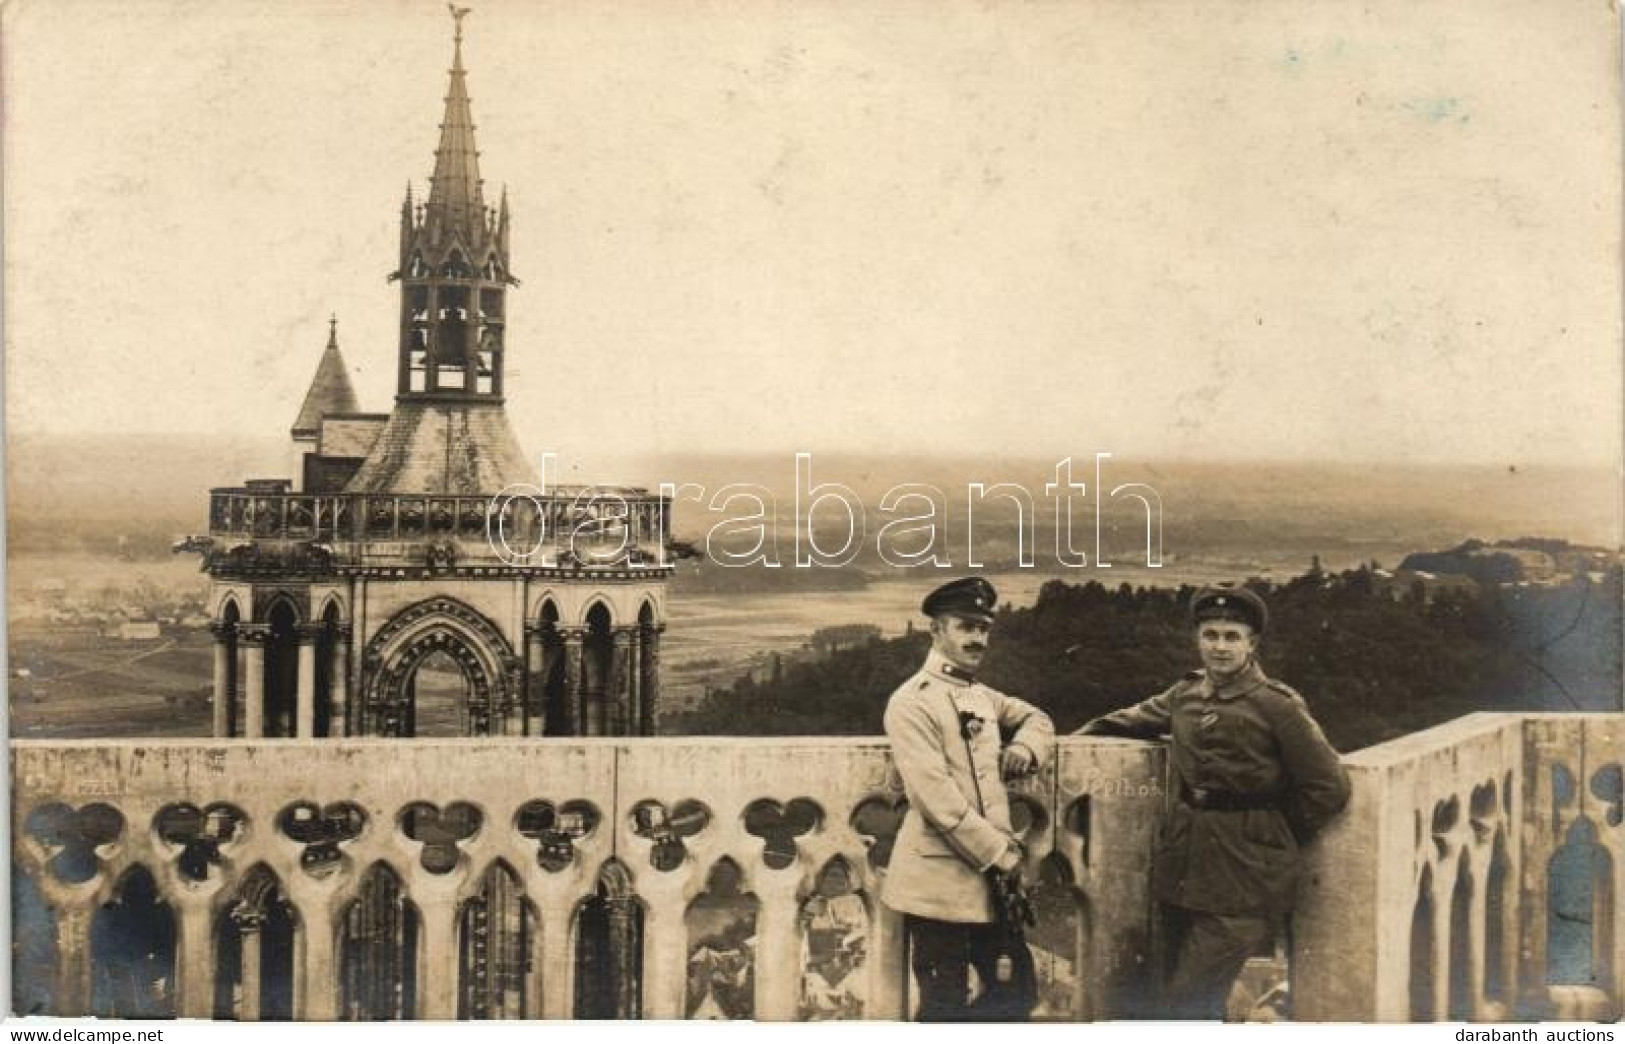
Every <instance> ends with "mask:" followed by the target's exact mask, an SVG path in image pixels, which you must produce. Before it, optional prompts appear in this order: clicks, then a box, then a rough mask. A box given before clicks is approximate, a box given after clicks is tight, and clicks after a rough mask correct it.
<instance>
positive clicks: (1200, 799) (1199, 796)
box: [1191, 787, 1208, 808]
mask: <svg viewBox="0 0 1625 1044" xmlns="http://www.w3.org/2000/svg"><path fill="white" fill-rule="evenodd" d="M1207 798H1208V789H1207V788H1206V787H1192V788H1191V803H1192V804H1194V805H1195V806H1196V807H1197V808H1206V807H1207Z"/></svg>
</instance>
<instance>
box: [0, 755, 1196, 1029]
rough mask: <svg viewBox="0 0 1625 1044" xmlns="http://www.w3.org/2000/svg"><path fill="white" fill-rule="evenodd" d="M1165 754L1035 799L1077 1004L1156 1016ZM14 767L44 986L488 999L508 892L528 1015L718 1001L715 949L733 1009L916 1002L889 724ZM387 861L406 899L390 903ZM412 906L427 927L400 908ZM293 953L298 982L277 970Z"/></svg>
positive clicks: (52, 989)
mask: <svg viewBox="0 0 1625 1044" xmlns="http://www.w3.org/2000/svg"><path fill="white" fill-rule="evenodd" d="M1163 762H1164V758H1163V752H1162V750H1161V749H1160V748H1158V747H1155V746H1150V745H1145V744H1132V743H1125V742H1120V741H1085V740H1070V741H1067V742H1064V743H1063V744H1062V747H1061V751H1060V754H1059V756H1058V758H1057V762H1056V764H1055V765H1054V766H1053V767H1051V768H1050V769H1049V770H1048V771H1047V772H1046V773H1045V774H1044V776H1043V777H1041V778H1040V779H1038V780H1035V781H1034V782H1032V783H1030V784H1028V785H1026V786H1025V788H1024V789H1023V790H1022V791H1021V792H1020V794H1019V795H1018V796H1017V798H1016V801H1015V806H1016V807H1015V813H1016V819H1017V823H1018V826H1021V827H1023V828H1024V829H1025V833H1026V838H1027V841H1028V843H1029V844H1030V858H1031V860H1032V869H1033V871H1034V874H1035V875H1036V876H1038V877H1039V878H1041V879H1042V880H1043V881H1044V882H1045V884H1044V885H1043V886H1042V887H1041V889H1040V895H1039V901H1040V903H1042V904H1044V911H1045V915H1046V916H1045V924H1046V926H1047V928H1046V932H1047V934H1046V935H1045V937H1044V938H1042V939H1039V940H1037V942H1038V943H1039V944H1040V945H1041V946H1042V947H1047V948H1046V949H1045V951H1044V953H1043V954H1041V956H1040V964H1041V967H1040V971H1041V973H1042V975H1043V977H1044V979H1045V990H1046V994H1045V997H1046V1001H1045V1003H1046V1005H1047V1007H1046V1011H1047V1012H1048V1013H1049V1014H1051V1015H1052V1016H1053V1017H1058V1018H1097V1017H1104V1016H1109V1015H1118V1016H1123V1015H1133V1014H1143V1013H1146V1009H1145V1006H1144V1003H1145V1002H1144V998H1143V989H1142V985H1143V983H1144V982H1145V981H1146V975H1145V967H1146V962H1147V960H1148V953H1147V948H1148V945H1149V923H1150V899H1149V895H1148V875H1149V857H1150V851H1151V845H1152V835H1153V833H1154V831H1155V830H1156V828H1157V823H1158V820H1159V818H1160V817H1159V815H1158V811H1159V810H1160V808H1161V804H1162V788H1161V785H1160V780H1161V777H1162V772H1163V767H1162V766H1163ZM13 773H14V777H13V778H14V781H15V788H14V792H13V793H14V801H15V816H16V819H15V823H16V826H17V829H16V833H15V838H16V844H15V855H16V859H17V866H18V867H19V870H20V873H21V875H22V876H23V877H25V878H26V879H27V884H26V885H25V887H24V892H25V893H26V894H27V895H28V896H29V900H28V901H27V902H26V903H23V904H21V905H20V906H19V911H18V915H17V922H18V924H19V932H22V933H25V934H26V935H28V939H27V940H26V941H25V943H23V944H20V950H21V951H27V950H28V949H29V947H30V946H33V947H35V948H36V949H35V952H36V953H38V954H40V955H42V956H41V957H40V959H39V962H38V963H37V964H36V965H34V966H33V967H32V969H31V968H30V965H29V961H28V958H27V957H26V955H25V956H24V957H23V958H22V959H20V960H19V974H20V975H23V976H27V975H32V976H33V980H34V981H33V984H32V985H31V986H30V985H28V984H27V980H26V979H20V980H19V981H22V982H24V987H23V988H22V995H25V996H32V997H35V998H36V1004H37V1006H38V1007H40V1008H41V1009H43V1010H50V1011H59V1012H63V1013H83V1012H87V1011H89V1012H99V1013H113V1012H115V1011H118V1010H119V1009H120V1008H121V1007H122V1008H128V1007H130V1006H131V1005H136V1006H138V1007H140V1006H143V1005H144V1006H145V1007H144V1008H143V1009H142V1013H150V1014H171V1013H173V1014H179V1015H183V1016H200V1017H207V1016H214V1017H222V1016H224V1017H238V1018H252V1017H271V1016H274V1015H276V1014H279V1013H280V1014H281V1015H283V1016H284V1017H286V1016H292V1017H296V1018H311V1019H325V1018H333V1017H378V1016H391V1015H400V1016H406V1017H420V1018H451V1017H461V1016H467V1015H470V1014H475V1013H479V1012H482V1011H489V1010H491V1008H490V1007H489V1006H487V1007H485V1008H482V1007H481V1006H480V1005H481V1004H483V1003H486V1002H487V1001H489V990H488V989H486V980H488V979H489V978H491V976H492V974H493V972H492V970H491V968H490V967H489V965H490V964H491V962H492V961H493V959H494V958H493V957H492V956H491V954H496V953H498V952H499V951H500V950H501V948H502V946H503V945H505V939H504V938H499V936H500V935H501V934H502V933H501V932H498V931H494V930H493V929H492V928H491V925H492V924H494V923H495V922H497V921H498V920H500V918H499V917H498V916H497V915H496V913H495V912H494V911H496V908H497V907H498V906H500V905H501V904H502V902H503V901H504V900H503V899H502V897H501V896H497V895H495V893H496V892H503V893H505V894H506V895H507V896H509V898H510V899H511V898H512V897H520V898H519V899H518V900H517V902H514V901H508V902H507V906H508V908H509V910H510V913H513V916H514V917H515V918H517V920H512V919H510V921H511V923H514V924H519V925H520V926H521V927H520V929H519V930H518V931H517V934H516V933H515V932H512V931H510V932H509V933H508V937H507V938H506V942H516V943H517V944H518V945H521V946H522V947H523V948H524V949H525V950H526V951H528V952H525V953H523V954H521V955H520V958H519V959H518V960H517V961H510V962H509V963H510V964H512V967H511V968H509V969H507V971H508V972H510V973H512V974H511V976H510V977H511V978H512V979H513V980H514V981H513V982H511V983H510V988H509V989H508V991H507V992H505V993H504V994H503V998H504V999H503V1000H500V1001H499V1002H498V1003H497V1004H496V1005H495V1007H496V1008H497V1009H500V1010H501V1011H503V1012H504V1013H506V1014H511V1015H524V1016H528V1017H533V1018H534V1017H545V1018H568V1017H572V1016H576V1015H587V1014H609V1015H620V1016H633V1017H636V1016H638V1015H641V1016H642V1017H646V1018H681V1017H684V1016H685V1015H702V1014H706V1013H707V1012H710V1013H712V1014H715V1013H716V1012H714V1011H711V1010H710V1009H708V1008H706V1007H705V1006H704V1002H705V1000H706V997H705V996H704V995H705V994H706V993H707V990H706V989H705V988H703V981H704V977H705V976H704V973H700V972H697V971H696V969H697V968H698V967H700V966H702V965H705V964H706V963H707V962H709V963H710V964H711V965H714V966H716V967H715V968H714V969H713V972H712V974H714V976H715V977H716V979H717V981H718V982H719V983H723V984H727V983H732V984H733V985H734V986H736V987H737V985H738V984H739V983H740V982H742V981H743V982H748V984H749V985H748V989H746V990H745V991H744V995H741V994H740V990H739V989H737V988H736V989H735V990H734V991H733V994H732V995H730V996H727V997H725V998H722V1001H721V1013H722V1014H748V1015H750V1016H752V1017H755V1018H759V1019H781V1020H782V1019H795V1018H798V1017H809V1016H813V1015H825V1016H836V1015H845V1016H848V1017H866V1018H897V1017H900V1016H901V1015H902V1014H903V1012H904V1011H905V1009H906V1006H907V999H906V996H905V993H906V990H907V988H908V987H907V982H908V977H907V973H906V967H905V962H904V954H903V948H902V936H901V923H900V919H899V918H898V916H897V915H896V914H894V913H893V912H892V911H890V910H888V909H886V908H885V907H884V906H882V905H881V904H880V903H879V902H878V901H877V899H878V895H879V888H880V883H881V880H882V878H883V875H884V867H885V865H886V863H887V862H888V860H889V856H890V849H891V843H892V838H893V835H894V834H895V831H896V829H897V826H898V824H899V819H900V816H901V813H902V793H901V791H900V789H899V787H898V784H897V781H896V779H895V778H894V776H893V774H892V771H891V767H890V758H889V754H888V752H887V749H886V747H885V745H884V744H883V743H881V742H879V741H876V740H800V739H798V740H771V739H749V740H739V739H735V740H727V739H694V740H676V739H673V740H638V741H574V740H563V741H546V742H536V741H524V740H447V741H438V742H436V741H424V740H399V741H391V740H357V741H347V742H346V743H344V744H342V745H336V744H331V743H305V742H301V741H273V742H264V741H261V742H252V741H226V742H213V741H201V740H200V741H166V742H153V743H128V742H117V743H115V742H94V741H92V742H82V743H47V742H18V743H14V744H13ZM146 875H150V879H149V878H148V877H147V876H146ZM498 879H500V880H498ZM369 881H371V882H372V883H371V884H369V883H368V882H369ZM380 882H382V887H383V891H384V892H388V893H389V895H391V896H393V895H397V894H398V896H399V901H398V902H396V901H395V900H393V899H389V898H388V897H386V900H385V901H379V900H377V899H376V894H377V893H378V891H379V888H380V887H381V886H380ZM494 884H495V887H493V885H494ZM369 889H371V890H372V891H370V892H369V891H368V890H369ZM153 893H156V900H158V901H161V905H159V903H158V902H155V900H154V896H153ZM363 893H367V894H368V895H371V896H374V898H373V899H369V900H367V901H365V902H363V901H362V899H363ZM129 895H139V902H140V903H142V904H145V908H146V909H147V910H148V911H149V914H150V916H147V917H146V919H145V920H144V921H141V923H142V924H144V925H147V926H148V927H147V928H144V929H142V931H143V932H145V933H146V934H147V935H152V934H154V932H153V930H151V926H152V925H157V928H156V930H155V931H156V935H157V937H158V938H157V942H156V943H155V944H149V943H150V940H149V942H139V943H137V942H132V941H131V940H130V938H128V936H130V935H131V934H132V932H133V929H131V928H129V927H128V925H126V921H128V920H129V917H127V916H125V913H123V912H118V913H117V916H115V914H113V913H109V911H127V910H129V909H132V908H133V907H134V906H136V905H137V900H132V899H129V898H128V896H129ZM267 896H269V897H270V898H271V901H270V903H269V904H268V902H267ZM595 899H597V900H599V903H598V907H594V906H593V905H592V904H593V901H594V900H595ZM392 902H393V903H394V906H393V909H394V910H395V911H396V913H397V915H399V916H402V917H404V918H405V919H406V920H407V921H409V922H411V927H410V928H409V929H408V930H406V931H404V932H402V931H400V930H398V929H397V928H391V927H389V925H388V923H386V922H388V921H389V917H388V916H385V914H388V910H385V911H384V913H383V914H381V913H380V905H383V906H388V905H389V904H390V903H392ZM616 902H621V903H622V906H621V907H620V908H619V910H618V911H617V910H616V909H614V907H615V904H616ZM606 906H607V907H610V908H611V909H610V910H609V913H610V914H612V915H614V914H617V913H618V914H619V915H620V916H621V917H622V919H623V921H627V922H629V923H630V922H635V923H634V924H632V927H631V928H630V929H628V928H627V925H626V924H622V925H621V931H620V934H619V935H616V934H614V933H613V931H612V932H611V934H610V936H609V937H608V938H607V941H606V939H604V938H600V939H597V940H596V941H595V940H594V938H592V937H591V931H589V929H591V930H598V929H600V928H602V927H603V926H602V924H600V922H602V921H605V920H607V921H608V922H610V927H611V929H613V928H614V923H613V922H614V921H615V917H614V916H609V917H607V918H605V917H602V916H599V915H600V914H602V913H603V912H604V911H603V910H602V909H600V908H601V907H606ZM272 907H275V908H272ZM407 907H410V910H411V912H410V913H409V914H399V911H400V910H403V909H406V908H407ZM277 909H282V910H283V911H284V912H283V913H282V914H281V917H282V920H283V922H284V923H285V924H286V925H287V926H289V927H288V928H287V929H286V930H287V931H290V932H292V933H293V934H295V935H296V936H297V943H296V944H291V945H289V944H284V945H282V946H281V947H280V949H279V950H278V953H280V954H281V955H280V956H278V955H277V954H273V953H272V952H271V949H267V948H265V947H263V946H260V945H249V944H246V943H245V942H244V939H245V938H252V935H251V934H250V935H245V932H246V933H254V932H260V933H264V932H268V931H270V930H271V928H270V927H267V925H268V923H272V922H275V921H276V919H277V916H278V915H277ZM471 910H473V911H475V912H476V913H477V914H478V917H475V918H473V919H471V917H470V911H471ZM153 911H156V913H153ZM130 916H134V915H130ZM118 917H124V918H125V919H124V920H118ZM594 918H596V919H594ZM102 922H106V923H105V924H102ZM115 922H116V923H115ZM730 922H738V923H737V924H733V923H730ZM171 923H172V925H173V927H172V929H171V928H170V927H169V925H170V924H171ZM363 924H364V925H370V927H366V928H365V931H370V932H372V933H373V935H375V936H376V935H378V934H380V932H382V934H384V935H386V936H388V940H387V941H386V943H385V949H389V950H391V952H398V953H399V954H400V955H401V956H400V959H399V960H398V961H397V965H398V967H396V968H395V970H394V972H393V974H394V975H395V977H396V978H397V979H403V978H407V977H409V978H410V981H411V984H410V985H408V986H407V987H405V988H402V989H400V990H398V991H396V992H394V993H390V995H389V996H387V997H386V998H385V999H384V1000H383V1002H382V1004H383V1007H382V1009H380V1008H379V1006H378V1004H379V1002H378V999H377V995H378V992H379V991H376V990H374V991H372V992H369V991H368V989H367V988H366V986H365V983H361V982H359V980H361V979H364V978H365V976H366V975H368V974H372V972H370V971H369V968H370V969H374V970H375V969H376V967H378V962H377V961H376V960H373V959H372V958H369V957H368V953H369V952H370V951H368V949H367V943H366V942H365V940H364V939H358V938H350V935H351V934H353V932H354V930H355V929H356V927H357V926H358V925H363ZM380 924H384V925H385V926H384V928H382V929H380V928H379V927H378V926H379V925H380ZM98 925H101V926H100V927H98ZM108 925H112V927H108ZM119 925H125V927H123V928H119V927H118V926H119ZM295 925H296V927H292V926H295ZM475 925H477V926H478V927H471V926H475ZM272 927H274V924H272ZM118 931H123V932H124V935H125V936H126V937H125V938H123V940H122V941H121V942H120V943H119V944H118V945H119V948H120V949H121V950H122V951H123V952H124V953H125V954H126V955H128V954H129V953H132V952H135V953H139V954H141V955H142V956H141V957H140V960H139V961H138V962H137V963H138V964H139V966H140V970H139V971H137V972H133V973H131V974H132V976H133V977H134V978H137V979H139V980H140V981H142V982H143V983H157V984H158V985H156V986H153V987H152V991H151V992H150V994H149V993H146V992H143V993H142V994H141V996H139V997H135V996H133V995H130V994H129V992H128V989H127V988H126V990H125V993H123V994H121V993H119V989H120V987H119V986H118V985H117V984H116V983H114V984H111V985H110V984H109V982H108V981H107V976H108V975H109V974H110V973H109V972H108V971H107V968H108V965H109V960H110V958H109V954H108V953H104V952H101V948H100V946H99V944H98V940H102V944H103V945H107V946H111V945H112V944H111V943H107V942H106V940H108V939H109V938H112V936H111V935H109V933H110V932H111V933H114V934H117V932H118ZM391 933H393V934H391ZM472 933H483V937H482V938H472V937H471V934H472ZM730 933H731V934H730ZM138 934H139V933H138ZM747 936H748V939H746V937H747ZM266 941H267V943H269V942H270V939H269V938H267V940H266ZM290 942H291V941H290ZM482 948H483V949H484V952H485V954H486V955H485V956H484V957H483V958H479V959H475V958H471V956H470V955H471V954H473V953H475V952H477V951H480V950H481V949H482ZM606 949H608V950H612V951H616V952H614V953H612V954H611V958H612V959H610V960H609V964H607V965H606V963H605V961H606V957H605V955H604V954H605V950H606ZM284 951H285V952H284ZM629 951H630V952H629ZM45 955H48V956H45ZM279 960H280V961H282V962H283V963H284V964H285V965H287V968H286V971H285V972H284V973H282V974H284V975H286V976H287V977H288V978H290V979H291V982H288V983H287V984H285V985H284V986H282V987H276V988H273V985H272V984H271V983H270V981H269V976H271V975H272V974H273V973H272V971H271V969H272V966H273V965H276V964H277V962H278V961H279ZM369 961H371V963H370V964H369ZM386 963H387V962H386ZM481 963H483V964H485V965H487V967H486V968H484V969H482V968H480V967H478V965H480V964H481ZM741 963H743V964H746V965H748V968H746V969H745V970H744V971H743V973H741V972H740V971H739V968H738V967H737V966H738V965H739V964H741ZM40 967H49V968H51V969H52V972H51V974H50V975H49V976H47V978H48V979H49V981H40V979H41V977H40V974H39V968H40ZM403 969H405V970H404V971H403ZM815 973H816V975H815ZM595 980H596V981H595ZM831 980H836V981H833V982H832V981H831ZM696 981H699V982H701V983H702V988H700V989H699V990H696ZM223 982H224V984H225V985H224V987H222V983H223ZM245 982H246V983H257V984H258V985H257V986H256V985H251V986H248V987H246V988H245V987H244V985H243V984H244V983H245ZM279 990H280V992H279ZM718 990H719V991H721V990H722V986H719V987H718ZM383 992H385V993H389V990H388V989H386V990H385V991H383ZM279 997H280V998H281V1000H278V998H279ZM719 997H722V993H721V992H718V995H717V997H713V998H710V999H711V1000H713V1001H717V1000H718V998H719ZM279 1004H281V1005H283V1007H282V1008H281V1010H280V1012H278V1011H274V1010H272V1009H273V1008H275V1007H276V1006H277V1005H279ZM125 1013H127V1012H125Z"/></svg>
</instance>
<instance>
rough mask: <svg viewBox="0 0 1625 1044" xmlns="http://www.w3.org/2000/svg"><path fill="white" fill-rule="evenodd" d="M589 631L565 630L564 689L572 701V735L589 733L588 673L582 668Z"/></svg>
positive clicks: (575, 628)
mask: <svg viewBox="0 0 1625 1044" xmlns="http://www.w3.org/2000/svg"><path fill="white" fill-rule="evenodd" d="M586 640H587V632H585V631H583V630H581V629H580V628H579V627H572V628H570V629H569V630H567V631H565V632H564V691H565V692H566V693H567V694H568V697H569V701H570V733H569V734H570V735H572V736H585V735H586V734H587V728H586V726H587V708H586V696H587V692H586V685H587V678H586V673H585V672H584V671H583V670H582V663H581V652H582V646H583V644H584V643H585V642H586Z"/></svg>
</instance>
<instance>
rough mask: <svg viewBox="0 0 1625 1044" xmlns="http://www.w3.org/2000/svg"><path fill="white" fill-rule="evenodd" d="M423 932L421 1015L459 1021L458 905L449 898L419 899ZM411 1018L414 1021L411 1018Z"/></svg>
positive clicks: (417, 1014) (428, 1017) (419, 1003)
mask: <svg viewBox="0 0 1625 1044" xmlns="http://www.w3.org/2000/svg"><path fill="white" fill-rule="evenodd" d="M417 902H418V909H419V911H421V913H422V919H421V921H420V922H419V923H420V924H421V925H422V926H423V928H422V931H423V934H422V936H421V943H420V945H421V946H422V947H423V955H422V957H421V958H420V960H419V962H418V967H419V968H421V969H423V974H422V975H420V976H419V977H418V1011H417V1013H416V1015H415V1017H416V1018H420V1019H455V1018H456V1017H457V970H458V969H457V903H456V901H455V900H454V898H453V897H452V896H451V895H449V894H447V895H427V896H419V897H417ZM408 1017H414V1016H411V1015H409V1016H408Z"/></svg>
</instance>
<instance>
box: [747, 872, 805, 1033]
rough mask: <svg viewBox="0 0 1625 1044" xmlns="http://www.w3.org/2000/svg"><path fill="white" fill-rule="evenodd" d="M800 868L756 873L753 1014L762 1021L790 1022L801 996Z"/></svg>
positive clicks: (794, 1015) (793, 1017)
mask: <svg viewBox="0 0 1625 1044" xmlns="http://www.w3.org/2000/svg"><path fill="white" fill-rule="evenodd" d="M800 884H801V865H800V864H799V863H792V864H790V866H788V867H786V868H785V869H783V870H773V869H770V868H767V867H762V868H761V869H760V870H759V871H758V872H757V874H756V895H757V899H758V901H759V902H760V904H761V905H760V906H759V908H758V909H757V913H756V1011H755V1015H754V1017H755V1018H756V1019H757V1020H758V1021H761V1022H790V1021H792V1020H794V1019H795V1017H796V1007H797V1000H798V999H799V997H800V993H801V989H800V986H801V975H802V968H801V939H800V937H799V932H798V931H797V920H798V917H799V914H800V912H801V910H800V905H801V904H800V903H798V902H797V901H796V891H797V888H798V886H799V885H800Z"/></svg>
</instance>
